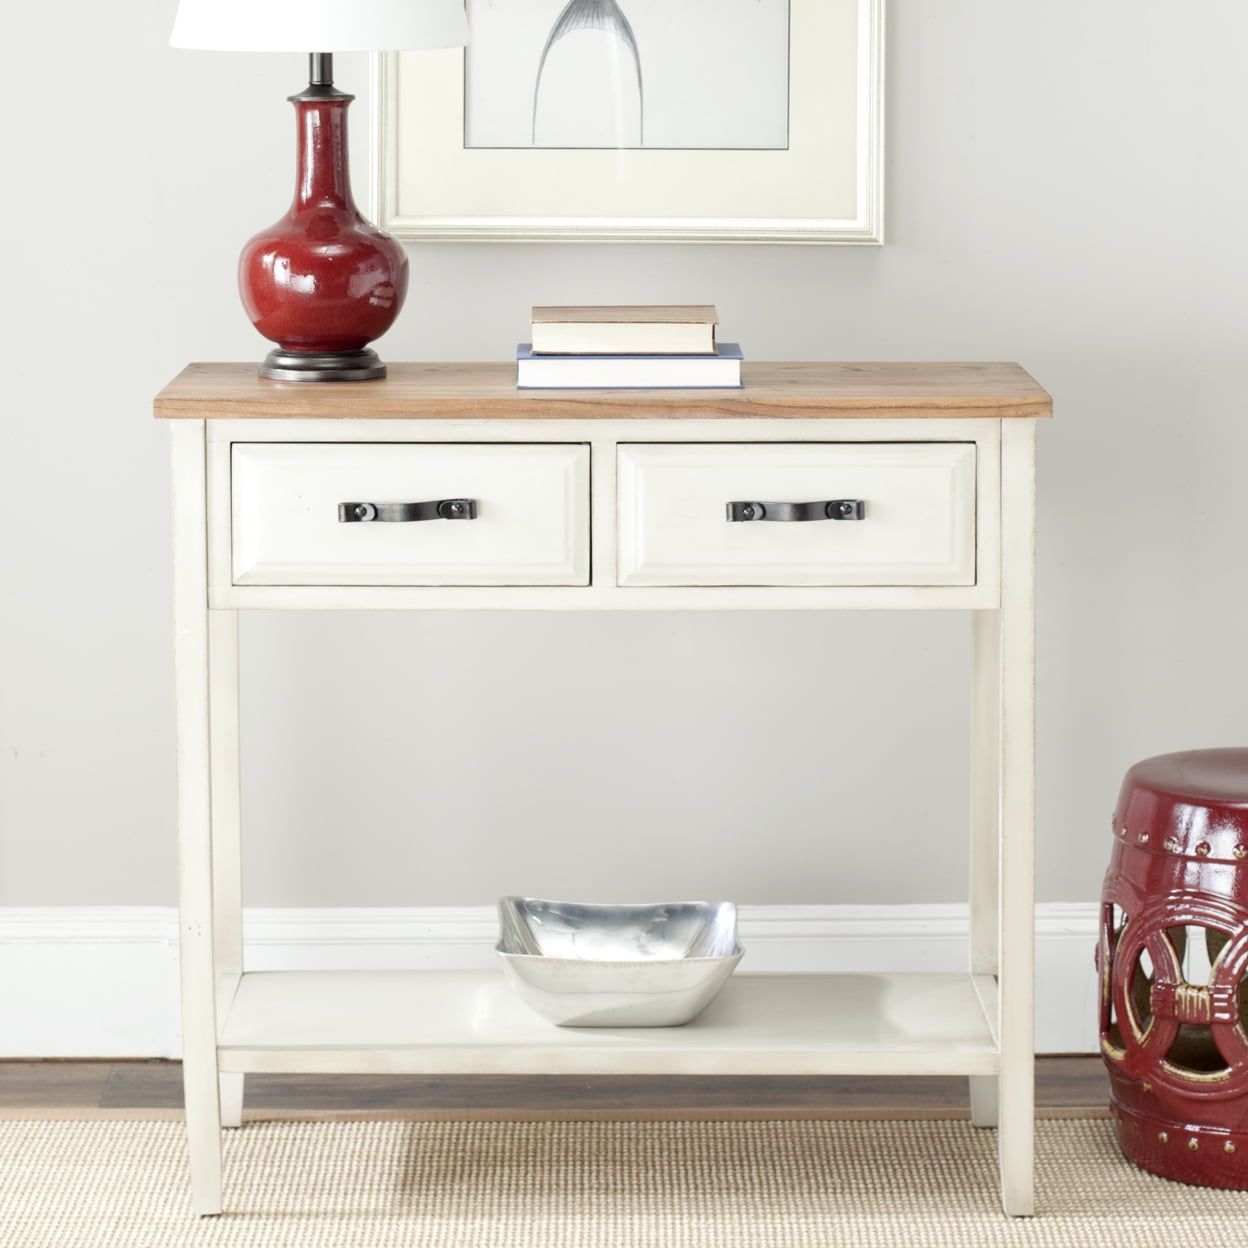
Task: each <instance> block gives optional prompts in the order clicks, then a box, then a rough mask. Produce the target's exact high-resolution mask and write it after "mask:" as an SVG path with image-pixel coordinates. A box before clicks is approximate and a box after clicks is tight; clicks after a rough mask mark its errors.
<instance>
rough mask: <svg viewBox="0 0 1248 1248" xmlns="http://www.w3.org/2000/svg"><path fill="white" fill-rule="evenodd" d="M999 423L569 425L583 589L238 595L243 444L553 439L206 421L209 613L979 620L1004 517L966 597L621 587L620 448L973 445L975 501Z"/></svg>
mask: <svg viewBox="0 0 1248 1248" xmlns="http://www.w3.org/2000/svg"><path fill="white" fill-rule="evenodd" d="M1000 426H1001V422H1000V421H995V420H948V421H941V420H927V421H923V420H900V419H899V420H895V421H892V422H890V423H889V424H888V425H887V427H882V426H881V424H880V422H879V421H875V420H844V421H837V422H836V424H835V426H834V429H832V430H830V428H829V425H828V423H827V422H826V421H819V420H793V421H783V422H777V421H768V420H741V421H731V422H723V421H714V420H689V421H671V420H638V421H624V420H620V421H566V422H563V423H561V424H559V425H558V427H557V436H558V437H559V438H560V439H561V440H563V439H566V440H567V441H569V442H576V443H587V444H589V445H590V446H591V448H592V452H591V474H592V479H593V489H592V501H591V507H592V512H593V555H594V557H593V560H592V581H591V583H590V584H589V585H587V586H584V587H563V586H560V587H547V586H538V587H484V586H476V587H468V588H463V587H455V586H445V587H434V586H417V587H405V586H346V587H342V586H310V587H309V586H278V587H272V586H261V585H235V584H233V577H234V573H233V569H232V565H231V541H232V528H231V524H232V522H231V511H232V488H233V483H232V455H233V450H232V448H233V447H235V446H237V445H239V444H240V443H242V444H252V443H270V442H272V443H276V444H279V449H280V447H281V446H285V445H286V444H288V443H289V444H303V443H308V442H311V443H315V444H316V445H317V448H318V450H325V449H327V448H330V447H331V446H333V445H335V444H340V443H350V444H352V445H356V444H363V443H369V444H371V443H376V442H384V443H387V444H393V443H395V442H406V441H409V440H410V441H414V442H420V443H423V444H430V445H434V444H442V443H445V442H456V443H462V442H472V443H474V444H475V443H495V442H504V443H508V444H514V443H518V442H527V441H530V440H532V441H534V442H547V443H548V442H549V441H550V439H551V436H552V433H556V430H554V429H552V426H551V424H550V423H549V422H542V421H490V420H471V421H445V422H441V421H410V422H409V421H401V422H395V421H384V420H383V421H377V420H373V421H357V420H341V421H316V420H299V421H286V422H282V421H228V420H221V421H212V422H210V423H209V425H208V440H209V460H208V480H209V500H210V501H209V507H210V520H211V523H210V533H209V551H210V556H211V588H210V601H211V604H212V605H213V606H214V607H217V608H222V609H234V610H241V609H294V610H300V609H330V610H342V609H369V610H402V609H438V610H444V609H483V610H530V609H536V610H552V609H557V610H575V609H579V610H595V611H597V610H656V609H663V610H830V609H834V610H901V609H904V610H948V609H962V610H976V609H985V608H995V607H996V606H997V604H998V600H999V599H998V594H999V591H998V585H999V567H1000V558H999V525H1000V514H999V509H998V508H997V507H995V506H983V507H980V508H979V509H978V515H977V517H976V520H975V528H976V544H975V545H976V564H977V570H976V575H975V578H974V579H975V584H973V585H964V586H940V585H923V586H900V587H897V586H866V587H855V586H834V587H821V586H803V587H793V586H783V585H781V586H774V585H773V586H766V587H761V588H760V587H718V586H699V587H695V588H692V589H689V588H683V587H647V588H646V589H645V592H644V593H638V592H637V591H636V589H635V588H632V587H623V588H620V587H617V585H616V579H617V572H616V567H615V556H616V542H615V514H614V513H615V496H614V495H615V482H616V471H615V468H614V463H615V456H616V446H617V444H619V443H629V444H632V443H635V442H644V443H646V444H655V445H668V444H671V443H674V442H681V443H688V442H695V441H696V442H701V441H704V440H705V441H707V442H713V443H716V444H720V445H735V444H738V443H741V444H750V445H752V444H756V443H760V442H784V443H790V442H794V441H802V442H806V441H809V442H812V443H826V441H827V439H828V438H829V436H830V434H831V436H834V437H835V440H836V442H837V443H838V444H840V443H854V444H856V443H862V442H870V443H879V442H881V441H882V440H885V439H886V440H887V441H888V442H893V441H896V442H901V443H905V444H928V443H948V442H961V443H967V444H971V443H973V444H974V448H975V451H976V454H975V483H974V491H975V495H976V497H978V498H983V499H996V498H997V497H998V496H999V492H1000V483H999V472H1000Z"/></svg>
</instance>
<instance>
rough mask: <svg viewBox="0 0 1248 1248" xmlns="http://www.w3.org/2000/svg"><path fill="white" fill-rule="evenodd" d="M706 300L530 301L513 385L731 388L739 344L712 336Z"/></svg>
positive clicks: (714, 319)
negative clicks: (641, 303) (647, 303)
mask: <svg viewBox="0 0 1248 1248" xmlns="http://www.w3.org/2000/svg"><path fill="white" fill-rule="evenodd" d="M718 324H719V317H718V316H717V315H716V312H715V309H714V308H713V307H711V306H710V305H709V304H707V305H694V306H689V307H618V308H534V309H533V340H532V342H522V343H521V344H520V345H519V346H518V347H517V348H516V385H517V386H518V387H519V388H520V389H521V390H583V389H588V390H597V389H610V390H615V389H655V388H658V389H665V390H667V389H705V388H708V387H709V388H713V389H717V390H718V389H725V388H727V389H732V388H739V387H740V385H741V348H740V347H739V346H738V345H737V344H736V343H735V342H723V343H720V342H717V341H716V328H717V326H718Z"/></svg>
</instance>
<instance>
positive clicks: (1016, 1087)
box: [997, 422, 1036, 1216]
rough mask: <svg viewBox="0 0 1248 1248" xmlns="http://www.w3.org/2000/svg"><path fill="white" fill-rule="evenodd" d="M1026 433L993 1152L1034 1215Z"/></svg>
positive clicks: (1007, 756) (1006, 493)
mask: <svg viewBox="0 0 1248 1248" xmlns="http://www.w3.org/2000/svg"><path fill="white" fill-rule="evenodd" d="M1035 433H1036V427H1035V425H1034V424H1033V423H1031V422H1018V423H1017V424H1012V425H1008V426H1007V427H1005V428H1004V429H1003V430H1002V436H1001V489H1002V513H1001V514H1002V526H1001V613H1000V638H999V643H998V645H999V655H1000V658H999V662H1000V673H1001V675H1000V679H1001V711H1000V734H1001V737H1000V745H999V748H1000V772H999V777H1000V788H1001V816H1000V836H999V853H1000V863H999V876H1000V883H999V893H998V904H999V914H998V923H997V928H998V937H997V940H998V958H999V978H998V991H999V995H1000V1007H999V1008H1000V1014H999V1022H998V1035H999V1038H1000V1045H1001V1072H1000V1080H999V1085H998V1101H999V1125H998V1151H999V1155H1000V1166H1001V1201H1002V1205H1003V1207H1004V1209H1005V1211H1006V1213H1008V1214H1011V1215H1014V1216H1027V1215H1029V1214H1030V1213H1031V1212H1032V1211H1033V1208H1034V1194H1033V1188H1034V1177H1033V1171H1034V1133H1035V1000H1034V997H1035V984H1034V980H1035V878H1034V854H1035V847H1034V839H1035V827H1034V821H1035V538H1036V530H1035Z"/></svg>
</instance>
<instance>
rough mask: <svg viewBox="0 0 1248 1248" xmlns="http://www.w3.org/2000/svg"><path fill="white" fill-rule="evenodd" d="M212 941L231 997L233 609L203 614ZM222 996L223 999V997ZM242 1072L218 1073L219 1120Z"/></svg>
mask: <svg viewBox="0 0 1248 1248" xmlns="http://www.w3.org/2000/svg"><path fill="white" fill-rule="evenodd" d="M208 724H209V733H210V741H211V762H212V766H211V776H210V784H211V792H212V796H211V802H210V810H211V819H212V901H213V916H214V923H213V927H214V931H213V939H214V944H215V950H216V974H217V977H218V983H221V982H222V981H225V982H227V983H232V984H233V985H234V986H233V987H229V988H228V989H225V990H224V991H228V996H232V995H233V992H234V987H236V986H237V980H238V979H239V978H240V977H241V976H242V973H243V868H242V828H241V822H240V820H241V810H240V800H239V734H238V612H236V611H210V612H209V613H208ZM228 996H227V998H226V999H227V1000H228ZM243 1079H244V1076H243V1075H234V1074H222V1075H221V1076H220V1093H221V1095H220V1100H221V1124H222V1126H226V1127H237V1126H241V1125H242V1121H243Z"/></svg>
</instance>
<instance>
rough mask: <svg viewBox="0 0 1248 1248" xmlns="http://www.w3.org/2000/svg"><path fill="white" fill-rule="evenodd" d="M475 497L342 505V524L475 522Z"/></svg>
mask: <svg viewBox="0 0 1248 1248" xmlns="http://www.w3.org/2000/svg"><path fill="white" fill-rule="evenodd" d="M476 518H477V500H476V499H475V498H443V499H434V500H432V501H431V502H426V503H339V504H338V520H339V522H340V523H342V524H410V523H412V522H413V521H416V520H475V519H476Z"/></svg>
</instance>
